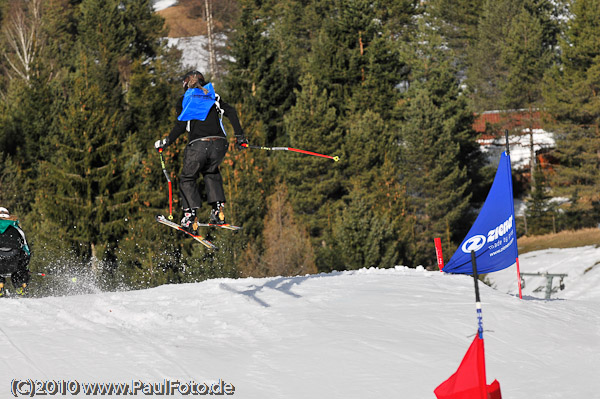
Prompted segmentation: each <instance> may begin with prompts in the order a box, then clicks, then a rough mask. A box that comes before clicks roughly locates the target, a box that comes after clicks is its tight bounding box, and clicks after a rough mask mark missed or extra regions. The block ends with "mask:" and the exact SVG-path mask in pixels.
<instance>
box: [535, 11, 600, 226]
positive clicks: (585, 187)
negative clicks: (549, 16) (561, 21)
mask: <svg viewBox="0 0 600 399" xmlns="http://www.w3.org/2000/svg"><path fill="white" fill-rule="evenodd" d="M570 11H571V13H572V15H573V17H572V18H571V19H570V20H569V21H568V24H567V29H566V32H565V35H564V40H561V43H560V47H561V54H562V55H561V64H560V66H556V67H555V68H553V69H551V70H550V71H549V72H548V74H547V76H546V79H545V84H544V98H545V102H546V106H547V108H548V110H549V111H550V113H551V114H552V117H553V118H554V120H555V121H556V125H555V126H554V129H555V132H556V133H555V138H556V139H557V149H556V155H557V157H558V158H559V162H560V164H559V165H557V167H556V168H555V170H556V174H555V175H554V176H553V178H552V183H551V185H552V188H553V190H554V191H555V193H556V195H561V196H566V197H569V198H572V197H573V196H574V194H576V195H577V196H578V197H579V198H578V200H577V201H572V202H571V206H570V207H571V209H569V210H570V211H576V212H581V213H582V214H587V217H586V218H597V216H598V215H596V214H595V212H596V211H595V210H594V209H595V207H594V204H595V203H598V201H599V200H600V197H599V196H598V192H599V190H598V188H599V187H600V173H599V171H600V159H599V158H598V153H599V152H600V112H599V110H600V96H599V95H598V93H599V92H600V90H599V88H600V43H598V41H597V40H595V37H596V36H597V35H598V34H600V28H599V27H600V13H599V11H600V1H597V0H593V1H575V2H574V3H573V5H572V8H571V9H570Z"/></svg>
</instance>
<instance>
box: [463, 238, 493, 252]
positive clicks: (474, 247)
mask: <svg viewBox="0 0 600 399" xmlns="http://www.w3.org/2000/svg"><path fill="white" fill-rule="evenodd" d="M486 241H487V239H486V238H485V236H482V235H476V236H474V237H471V238H469V239H467V240H465V242H464V244H463V245H462V246H461V247H460V249H462V250H463V252H464V253H467V254H470V253H471V251H475V252H477V251H479V250H480V249H481V248H483V246H484V245H485V242H486Z"/></svg>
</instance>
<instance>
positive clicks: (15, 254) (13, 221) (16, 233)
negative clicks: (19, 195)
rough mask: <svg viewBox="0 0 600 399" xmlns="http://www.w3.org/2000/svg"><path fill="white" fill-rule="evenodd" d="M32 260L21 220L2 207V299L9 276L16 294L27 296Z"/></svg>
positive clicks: (0, 211) (0, 256)
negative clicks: (29, 267)
mask: <svg viewBox="0 0 600 399" xmlns="http://www.w3.org/2000/svg"><path fill="white" fill-rule="evenodd" d="M30 258H31V252H30V250H29V246H28V245H27V240H26V239H25V233H24V232H23V230H22V229H21V227H20V226H19V220H18V219H17V218H16V217H15V216H12V215H11V214H10V213H9V212H8V209H6V208H4V207H0V297H3V296H5V295H6V290H5V288H4V286H5V284H6V278H5V277H7V276H10V279H11V281H12V284H13V287H14V288H15V294H17V295H25V294H26V288H27V284H28V283H29V269H28V267H27V265H29V259H30Z"/></svg>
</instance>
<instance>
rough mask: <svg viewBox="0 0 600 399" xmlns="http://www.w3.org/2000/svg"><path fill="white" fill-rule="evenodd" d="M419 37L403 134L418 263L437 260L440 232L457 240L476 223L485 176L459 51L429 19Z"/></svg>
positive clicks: (403, 167) (403, 173)
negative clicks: (475, 202) (477, 186)
mask: <svg viewBox="0 0 600 399" xmlns="http://www.w3.org/2000/svg"><path fill="white" fill-rule="evenodd" d="M413 43H415V44H414V45H415V48H414V49H413V51H414V54H415V61H414V63H413V65H412V70H413V74H412V76H411V79H410V82H411V84H410V88H409V89H408V90H407V92H406V93H405V96H406V101H405V103H404V112H403V115H404V118H405V122H404V123H403V124H402V125H401V131H400V137H399V139H400V159H399V161H398V162H399V165H400V166H399V169H400V184H402V185H403V187H404V188H405V190H406V195H407V197H408V198H407V203H406V213H407V214H406V221H407V224H408V226H407V228H408V229H409V231H410V249H409V252H410V254H411V257H412V261H413V262H414V263H413V264H419V263H425V264H435V262H434V258H435V256H433V254H432V251H431V250H429V249H430V248H431V243H432V242H433V239H434V237H444V238H445V241H447V242H448V245H449V246H452V245H453V243H455V242H457V241H459V240H461V239H462V238H463V237H464V234H465V233H466V231H465V226H469V225H470V223H469V222H470V221H471V218H472V215H471V212H470V209H471V201H472V195H473V190H474V187H473V186H471V180H470V177H472V178H473V181H479V180H481V177H480V176H478V173H479V168H480V167H479V165H481V154H480V153H479V152H478V150H477V149H474V142H475V141H474V138H475V132H474V131H473V130H472V128H471V125H472V119H471V118H472V117H471V116H470V114H469V112H468V107H467V104H466V99H465V97H464V96H463V95H462V93H461V91H460V88H459V83H458V81H457V79H456V73H455V72H454V71H453V69H452V67H451V62H452V60H453V57H452V56H451V54H448V52H447V51H446V50H444V46H443V45H442V41H441V39H440V38H439V37H438V36H437V35H436V34H435V32H434V31H432V30H431V29H430V28H429V26H428V24H426V23H425V21H423V23H422V24H421V25H420V36H419V37H418V38H417V40H416V41H415V42H413ZM416 43H418V44H416ZM475 165H478V166H475Z"/></svg>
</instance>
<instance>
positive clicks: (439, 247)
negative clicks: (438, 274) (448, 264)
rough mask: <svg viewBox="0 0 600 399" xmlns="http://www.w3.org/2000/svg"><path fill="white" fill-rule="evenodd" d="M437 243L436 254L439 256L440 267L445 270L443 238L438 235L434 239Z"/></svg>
mask: <svg viewBox="0 0 600 399" xmlns="http://www.w3.org/2000/svg"><path fill="white" fill-rule="evenodd" d="M433 242H434V244H435V255H436V256H437V263H438V268H439V269H440V271H443V270H444V255H442V239H441V238H439V237H436V238H434V239H433Z"/></svg>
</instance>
